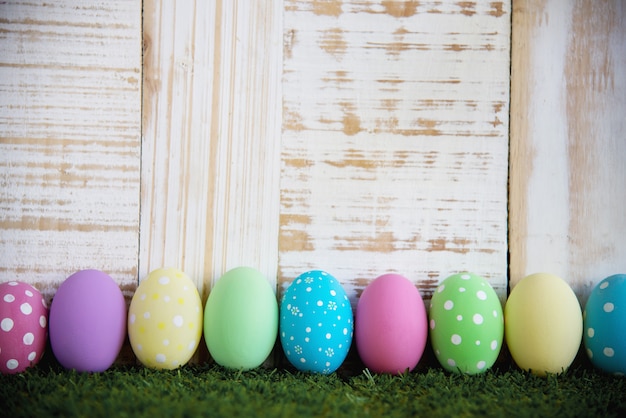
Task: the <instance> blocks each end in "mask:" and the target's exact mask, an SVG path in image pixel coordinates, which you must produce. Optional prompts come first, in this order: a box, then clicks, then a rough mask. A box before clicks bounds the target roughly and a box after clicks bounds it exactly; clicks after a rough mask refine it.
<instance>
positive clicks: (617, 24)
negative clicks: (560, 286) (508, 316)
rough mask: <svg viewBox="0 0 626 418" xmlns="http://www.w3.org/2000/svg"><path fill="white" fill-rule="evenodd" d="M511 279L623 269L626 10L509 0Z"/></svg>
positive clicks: (580, 287) (581, 291) (582, 279)
mask: <svg viewBox="0 0 626 418" xmlns="http://www.w3.org/2000/svg"><path fill="white" fill-rule="evenodd" d="M513 5H514V8H513V36H512V38H513V43H512V45H513V48H512V86H511V93H512V94H511V197H510V214H509V219H510V251H511V262H510V270H511V272H510V281H511V286H514V285H515V284H516V283H517V282H518V281H519V280H520V279H521V278H522V277H524V276H525V275H527V274H530V273H533V272H537V271H548V272H553V273H555V274H558V275H560V276H561V277H563V278H564V279H566V280H567V281H568V282H569V283H570V285H571V286H572V287H573V289H574V291H575V292H576V293H577V295H578V296H579V298H580V300H581V302H583V303H584V302H585V301H586V298H587V296H588V294H589V292H590V291H591V289H592V288H593V286H594V285H595V283H597V282H598V281H600V280H602V279H603V278H604V277H606V276H608V275H611V274H616V273H625V272H626V164H625V163H624V162H625V159H626V4H625V3H624V2H622V1H619V0H614V1H590V0H587V1H575V2H569V1H566V2H562V1H558V0H550V1H538V0H525V1H515V2H513Z"/></svg>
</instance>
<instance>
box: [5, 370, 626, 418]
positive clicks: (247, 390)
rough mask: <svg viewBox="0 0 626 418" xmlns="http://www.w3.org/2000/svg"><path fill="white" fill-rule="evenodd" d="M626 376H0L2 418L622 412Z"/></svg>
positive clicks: (225, 373) (193, 373) (625, 409)
mask: <svg viewBox="0 0 626 418" xmlns="http://www.w3.org/2000/svg"><path fill="white" fill-rule="evenodd" d="M625 412H626V379H625V378H620V377H613V376H607V375H604V374H601V373H599V372H597V371H594V370H593V369H591V368H589V367H584V366H576V367H575V368H573V369H572V370H570V371H568V372H567V373H564V374H562V375H559V376H548V377H547V378H540V377H536V376H534V375H531V374H528V373H525V372H521V371H518V370H516V369H514V368H508V367H507V368H504V369H493V370H491V371H489V372H487V373H485V374H482V375H475V376H467V375H457V374H450V373H446V372H444V371H443V370H442V369H441V368H438V367H421V368H420V369H419V370H418V371H414V372H412V373H407V374H405V375H401V376H388V375H372V374H371V373H369V372H368V371H367V370H361V371H360V372H356V371H355V372H354V374H346V373H345V372H341V373H333V374H331V375H328V376H322V375H312V374H304V373H298V372H295V371H290V370H287V369H282V368H281V369H264V368H260V369H257V370H253V371H247V372H238V371H231V370H225V369H223V368H221V367H219V366H215V365H212V366H210V365H204V366H185V367H182V368H180V369H178V370H173V371H155V370H150V369H147V368H144V367H141V366H116V367H114V368H112V369H110V370H108V371H106V372H104V373H96V374H88V373H76V372H74V371H66V370H63V369H62V368H60V367H58V365H56V366H55V365H39V366H37V367H34V368H32V369H29V370H27V371H26V372H25V373H23V374H19V375H2V376H0V415H2V416H11V417H20V416H37V417H47V416H62V417H71V416H90V417H109V416H122V417H123V416H128V417H142V416H145V417H151V418H156V417H161V416H181V417H186V416H189V417H192V416H216V417H219V416H223V417H234V416H242V417H249V416H278V417H302V416H304V417H306V416H333V417H334V416H346V417H351V416H353V417H368V416H371V417H380V416H385V417H394V416H397V417H404V416H428V417H457V416H481V417H483V416H484V417H489V416H493V417H503V416H528V417H536V416H551V417H552V416H578V417H601V416H618V415H623V414H624V413H625Z"/></svg>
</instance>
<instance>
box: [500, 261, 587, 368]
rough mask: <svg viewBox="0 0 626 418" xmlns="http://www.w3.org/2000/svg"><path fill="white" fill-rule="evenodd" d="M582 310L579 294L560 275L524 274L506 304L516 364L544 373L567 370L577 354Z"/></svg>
mask: <svg viewBox="0 0 626 418" xmlns="http://www.w3.org/2000/svg"><path fill="white" fill-rule="evenodd" d="M582 328H583V321H582V313H581V311H580V304H579V303H578V299H577V298H576V295H575V294H574V292H573V291H572V289H571V288H570V287H569V285H568V284H567V283H566V282H565V281H564V280H563V279H561V278H560V277H558V276H555V275H553V274H548V273H536V274H531V275H530V276H526V277H524V278H523V279H522V280H521V281H520V282H519V283H517V285H516V286H515V287H514V288H513V290H512V291H511V294H510V295H509V298H508V300H507V302H506V306H505V307H504V334H505V339H506V343H507V345H508V347H509V351H510V352H511V356H512V357H513V360H514V361H515V363H516V364H517V365H518V366H519V367H520V368H521V369H523V370H530V371H531V372H532V373H533V374H536V375H539V376H545V375H546V374H547V373H561V372H563V371H565V370H566V369H567V368H568V367H569V366H570V364H571V363H572V361H574V358H575V357H576V354H577V353H578V349H579V348H580V343H581V339H582Z"/></svg>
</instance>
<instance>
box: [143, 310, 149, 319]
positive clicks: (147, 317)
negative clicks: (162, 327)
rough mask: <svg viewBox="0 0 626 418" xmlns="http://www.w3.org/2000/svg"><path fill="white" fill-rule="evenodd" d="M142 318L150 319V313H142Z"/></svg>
mask: <svg viewBox="0 0 626 418" xmlns="http://www.w3.org/2000/svg"><path fill="white" fill-rule="evenodd" d="M143 317H144V319H150V312H149V311H146V312H144V313H143Z"/></svg>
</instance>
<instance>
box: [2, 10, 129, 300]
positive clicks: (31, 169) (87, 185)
mask: <svg viewBox="0 0 626 418" xmlns="http://www.w3.org/2000/svg"><path fill="white" fill-rule="evenodd" d="M140 119H141V3H140V2H128V1H114V0H110V1H107V2H104V3H97V4H96V3H87V2H82V1H65V2H51V3H41V2H25V1H10V2H2V3H1V4H0V179H1V180H0V182H1V183H0V184H1V185H0V282H1V281H8V280H22V281H25V282H29V283H32V284H35V285H36V286H37V287H38V288H39V290H41V291H42V293H43V294H44V295H45V296H46V297H47V298H48V300H49V299H50V298H51V296H52V294H53V293H54V291H55V290H56V287H57V286H58V284H59V283H60V282H61V281H62V280H64V279H65V278H66V277H67V276H68V275H70V274H72V273H73V272H75V271H76V270H79V269H83V268H97V269H100V270H103V271H105V272H107V273H108V274H110V275H111V276H112V277H113V278H114V279H115V280H117V281H118V282H119V284H120V286H121V287H122V289H123V290H124V291H125V293H126V295H127V296H128V295H129V294H131V293H132V291H133V289H134V288H135V286H136V278H137V255H138V224H139V184H140V183H139V175H140V167H139V165H140V158H139V156H140V145H141V142H140Z"/></svg>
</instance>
